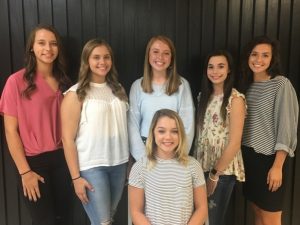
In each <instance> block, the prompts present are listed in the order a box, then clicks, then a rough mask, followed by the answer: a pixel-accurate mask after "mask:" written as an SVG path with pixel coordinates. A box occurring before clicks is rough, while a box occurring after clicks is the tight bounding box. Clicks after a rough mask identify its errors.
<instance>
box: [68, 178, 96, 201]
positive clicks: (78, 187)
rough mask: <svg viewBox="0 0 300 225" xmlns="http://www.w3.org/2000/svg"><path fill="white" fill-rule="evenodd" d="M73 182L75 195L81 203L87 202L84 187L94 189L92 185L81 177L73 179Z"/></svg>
mask: <svg viewBox="0 0 300 225" xmlns="http://www.w3.org/2000/svg"><path fill="white" fill-rule="evenodd" d="M73 184H74V189H75V193H76V195H77V197H78V198H79V199H80V201H81V202H82V203H83V204H87V203H88V202H89V199H88V197H87V194H86V189H88V190H90V191H94V188H93V186H92V185H91V184H90V183H89V182H87V180H85V179H84V178H82V177H80V178H78V179H76V180H74V181H73Z"/></svg>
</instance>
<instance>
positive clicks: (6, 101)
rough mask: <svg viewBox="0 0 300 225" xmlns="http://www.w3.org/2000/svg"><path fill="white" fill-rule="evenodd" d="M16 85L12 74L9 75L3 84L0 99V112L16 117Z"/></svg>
mask: <svg viewBox="0 0 300 225" xmlns="http://www.w3.org/2000/svg"><path fill="white" fill-rule="evenodd" d="M19 96H20V93H19V91H18V85H17V83H16V80H15V79H14V77H13V76H10V77H9V78H8V80H7V82H6V84H5V86H4V89H3V92H2V96H1V99H0V113H1V114H7V115H9V116H14V117H17V115H18V100H17V99H18V97H19Z"/></svg>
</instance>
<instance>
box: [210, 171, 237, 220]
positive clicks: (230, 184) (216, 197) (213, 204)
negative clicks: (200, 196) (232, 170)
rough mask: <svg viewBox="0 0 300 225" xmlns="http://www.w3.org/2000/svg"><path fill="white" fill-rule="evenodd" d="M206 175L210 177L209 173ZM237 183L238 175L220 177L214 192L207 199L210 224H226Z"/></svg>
mask: <svg viewBox="0 0 300 225" xmlns="http://www.w3.org/2000/svg"><path fill="white" fill-rule="evenodd" d="M205 177H206V178H207V177H208V173H205ZM235 183H236V176H234V175H222V176H220V177H219V181H218V185H217V187H216V189H215V191H214V193H213V194H212V195H211V196H210V197H209V198H208V199H207V201H208V217H209V225H223V224H225V215H226V211H227V207H228V204H229V201H230V197H231V194H232V190H233V188H234V185H235Z"/></svg>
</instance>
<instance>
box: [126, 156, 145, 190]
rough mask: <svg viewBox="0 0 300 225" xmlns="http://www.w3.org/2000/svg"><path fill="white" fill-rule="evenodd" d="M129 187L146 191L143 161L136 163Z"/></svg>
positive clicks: (131, 173) (130, 176)
mask: <svg viewBox="0 0 300 225" xmlns="http://www.w3.org/2000/svg"><path fill="white" fill-rule="evenodd" d="M129 185H131V186H133V187H136V188H141V189H144V187H145V182H144V177H143V162H142V159H140V160H139V161H137V162H135V163H134V164H133V166H132V168H131V171H130V175H129Z"/></svg>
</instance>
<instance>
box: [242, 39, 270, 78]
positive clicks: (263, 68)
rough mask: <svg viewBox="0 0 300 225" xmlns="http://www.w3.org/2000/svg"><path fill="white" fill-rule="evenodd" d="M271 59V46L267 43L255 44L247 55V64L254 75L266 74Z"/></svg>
mask: <svg viewBox="0 0 300 225" xmlns="http://www.w3.org/2000/svg"><path fill="white" fill-rule="evenodd" d="M271 60H272V47H271V45H269V44H258V45H256V46H255V47H254V48H253V49H252V51H251V53H250V56H249V59H248V65H249V67H250V69H251V70H252V72H253V73H254V75H268V74H267V69H268V68H269V67H270V64H271Z"/></svg>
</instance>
